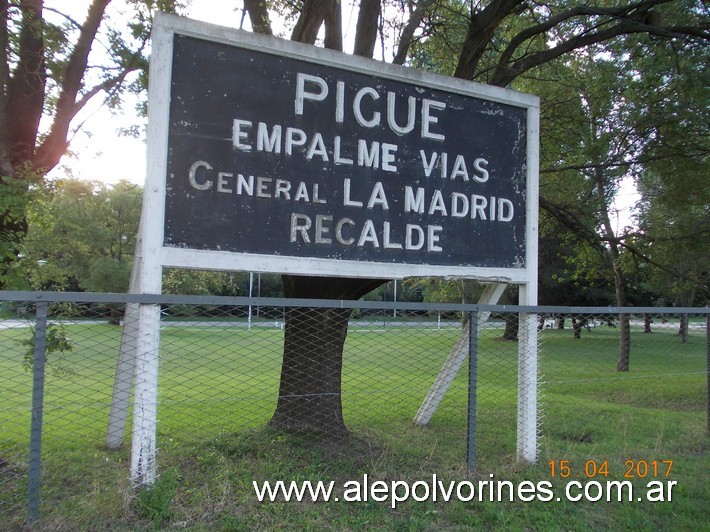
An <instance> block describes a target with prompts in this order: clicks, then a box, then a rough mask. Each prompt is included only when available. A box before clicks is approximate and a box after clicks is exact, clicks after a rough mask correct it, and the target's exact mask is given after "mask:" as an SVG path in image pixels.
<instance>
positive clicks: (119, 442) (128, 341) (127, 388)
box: [106, 274, 138, 450]
mask: <svg viewBox="0 0 710 532" xmlns="http://www.w3.org/2000/svg"><path fill="white" fill-rule="evenodd" d="M134 276H135V274H134ZM137 339H138V304H137V303H128V304H127V305H126V314H125V316H124V318H123V331H122V333H121V346H120V348H119V352H118V363H117V364H116V376H115V377H114V380H113V395H112V397H111V410H110V412H109V415H108V427H107V429H106V448H107V449H110V450H115V449H120V448H121V447H122V446H123V436H124V434H125V433H126V421H127V419H128V411H129V409H130V396H131V384H132V383H133V374H134V371H135V356H136V347H137V346H136V341H137Z"/></svg>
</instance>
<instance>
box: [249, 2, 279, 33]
mask: <svg viewBox="0 0 710 532" xmlns="http://www.w3.org/2000/svg"><path fill="white" fill-rule="evenodd" d="M244 9H246V11H247V13H249V20H251V27H252V28H253V29H254V31H255V32H256V33H263V34H265V35H273V34H274V32H273V31H272V30H271V21H270V20H269V11H268V10H267V9H266V2H264V0H244Z"/></svg>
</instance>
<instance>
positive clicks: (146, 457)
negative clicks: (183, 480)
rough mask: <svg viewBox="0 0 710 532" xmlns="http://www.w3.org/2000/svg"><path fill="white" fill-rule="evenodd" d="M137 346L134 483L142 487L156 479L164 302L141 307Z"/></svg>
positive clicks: (132, 450) (133, 444) (132, 474)
mask: <svg viewBox="0 0 710 532" xmlns="http://www.w3.org/2000/svg"><path fill="white" fill-rule="evenodd" d="M137 345H138V347H137V349H136V363H135V388H134V392H133V393H134V400H133V439H132V441H131V483H132V484H133V485H134V486H142V485H150V484H153V483H154V482H155V478H156V464H155V458H156V452H157V448H156V425H157V421H158V358H159V357H158V354H159V349H160V305H141V306H140V310H139V317H138V342H137Z"/></svg>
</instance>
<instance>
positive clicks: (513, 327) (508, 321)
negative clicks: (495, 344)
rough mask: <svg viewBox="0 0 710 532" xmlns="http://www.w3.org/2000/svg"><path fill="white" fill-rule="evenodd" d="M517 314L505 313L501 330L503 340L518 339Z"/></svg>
mask: <svg viewBox="0 0 710 532" xmlns="http://www.w3.org/2000/svg"><path fill="white" fill-rule="evenodd" d="M518 321H519V320H518V315H517V314H516V313H510V314H506V315H505V330H504V331H503V340H509V341H513V340H517V339H518Z"/></svg>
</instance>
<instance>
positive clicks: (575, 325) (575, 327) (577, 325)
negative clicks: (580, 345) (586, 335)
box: [572, 317, 584, 340]
mask: <svg viewBox="0 0 710 532" xmlns="http://www.w3.org/2000/svg"><path fill="white" fill-rule="evenodd" d="M583 325H584V324H583V323H582V320H581V319H577V318H574V317H573V318H572V331H574V337H575V338H576V339H577V340H579V339H580V338H582V327H583Z"/></svg>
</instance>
